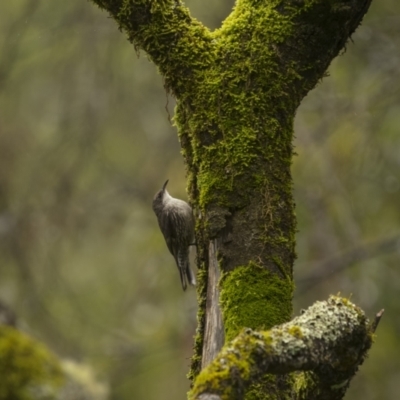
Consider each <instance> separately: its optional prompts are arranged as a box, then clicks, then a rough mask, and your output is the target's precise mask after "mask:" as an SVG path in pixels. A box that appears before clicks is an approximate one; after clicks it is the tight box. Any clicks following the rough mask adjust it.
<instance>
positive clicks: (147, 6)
mask: <svg viewBox="0 0 400 400" xmlns="http://www.w3.org/2000/svg"><path fill="white" fill-rule="evenodd" d="M93 2H94V3H96V4H98V5H99V6H100V7H101V8H103V9H105V10H107V11H108V12H109V13H110V14H111V16H112V17H113V18H114V19H115V20H116V21H117V23H118V24H119V26H120V28H121V29H122V30H123V31H125V32H126V33H127V34H128V38H129V40H130V41H131V42H132V43H133V45H134V46H135V48H136V49H137V50H142V49H143V50H144V51H145V52H146V53H147V54H148V55H149V57H150V58H151V59H152V60H153V61H154V63H155V64H156V65H157V66H158V68H159V71H160V73H161V74H162V76H163V77H164V80H165V87H166V90H168V91H169V92H171V93H172V94H173V95H174V96H175V97H176V99H177V107H176V111H175V117H174V122H175V124H176V126H177V128H178V134H179V138H180V143H181V147H182V153H183V156H184V158H185V161H186V164H187V172H188V182H189V184H188V192H189V196H190V200H191V203H192V205H193V207H194V209H195V211H196V214H197V216H200V217H199V218H198V220H197V233H196V235H197V247H198V263H199V270H200V272H199V277H200V279H199V280H200V282H199V289H198V293H199V306H200V307H199V315H198V320H199V327H198V333H197V337H196V342H195V354H194V357H193V365H192V371H191V373H190V376H191V377H192V378H195V377H196V376H197V375H198V373H199V372H200V369H201V367H202V365H203V366H204V365H206V364H207V363H208V361H209V360H211V359H212V358H213V357H214V355H215V353H216V351H215V350H216V349H219V347H220V344H221V340H220V338H221V336H220V335H219V334H215V332H214V333H213V334H211V332H210V330H209V328H210V326H211V325H212V326H213V329H216V331H217V332H218V331H220V330H221V329H222V327H221V326H215V322H216V321H221V323H222V320H223V325H224V327H223V329H224V334H225V340H226V341H229V340H232V339H233V338H234V337H235V336H236V335H237V334H238V333H239V332H240V331H241V330H242V328H244V327H246V328H251V329H256V330H266V329H270V328H272V327H273V326H275V325H278V324H282V323H283V322H286V321H288V320H290V318H291V315H292V293H293V283H292V268H293V262H294V259H295V249H294V246H295V229H296V222H295V216H294V202H293V195H292V178H291V172H290V166H291V161H292V154H293V151H292V150H293V149H292V137H293V119H294V115H295V112H296V109H297V107H298V106H299V104H300V102H301V100H302V99H303V98H304V96H306V94H307V93H308V92H309V91H310V90H311V89H312V88H313V87H314V86H315V85H316V83H317V82H318V81H319V80H320V79H322V77H323V76H324V74H325V73H326V69H327V68H328V66H329V64H330V62H331V61H332V59H333V58H334V57H335V56H337V55H338V54H339V52H340V51H341V50H342V49H343V47H344V46H345V44H346V42H347V40H348V39H349V37H350V35H351V34H352V33H353V32H354V30H355V29H356V28H357V26H358V25H359V24H360V22H361V19H362V17H363V16H364V14H365V13H366V11H367V9H368V7H369V5H370V3H371V0H237V2H236V5H235V7H234V9H233V10H232V13H231V14H230V15H229V16H228V17H227V18H226V20H225V21H224V22H223V24H222V26H221V28H220V29H217V30H215V31H213V32H211V31H210V30H209V29H207V28H206V27H204V26H203V25H202V24H201V23H200V22H198V21H197V20H195V19H194V18H192V17H191V16H190V13H189V11H188V9H187V8H186V7H185V6H184V5H183V3H181V2H180V1H178V0H93ZM213 241H214V242H213ZM210 243H214V244H213V250H212V252H209V247H210ZM210 254H211V256H210ZM215 265H218V267H219V269H220V271H221V279H220V280H219V289H218V290H219V294H220V302H219V303H220V306H221V314H222V319H218V318H215V315H216V314H213V313H215V311H216V309H217V308H218V304H215V302H216V301H217V300H216V299H217V297H218V296H216V294H218V290H217V288H216V287H215V286H216V285H217V281H216V279H211V278H210V274H211V273H214V269H213V270H211V271H209V268H210V267H211V266H212V268H214V266H215ZM209 278H210V279H209ZM207 283H208V284H207ZM210 324H211V325H210ZM209 341H213V343H210V342H209ZM202 357H205V358H206V359H207V361H206V362H202V360H201V359H202ZM289 380H290V378H289V376H288V377H287V381H288V382H289ZM277 385H278V383H277V382H276V381H273V383H272V384H271V386H274V387H277ZM267 386H268V385H267ZM267 386H266V387H267ZM266 390H269V389H266ZM270 392H271V390H270Z"/></svg>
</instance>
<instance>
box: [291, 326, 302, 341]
mask: <svg viewBox="0 0 400 400" xmlns="http://www.w3.org/2000/svg"><path fill="white" fill-rule="evenodd" d="M288 332H289V333H290V334H291V335H292V336H294V337H295V338H297V339H301V338H302V337H303V332H302V330H301V329H300V327H298V326H291V327H290V328H289V329H288Z"/></svg>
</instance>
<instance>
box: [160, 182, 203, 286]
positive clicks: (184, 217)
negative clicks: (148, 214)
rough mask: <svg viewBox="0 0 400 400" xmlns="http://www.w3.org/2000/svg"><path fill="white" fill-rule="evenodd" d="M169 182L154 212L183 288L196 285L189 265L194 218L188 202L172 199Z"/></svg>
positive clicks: (162, 189)
mask: <svg viewBox="0 0 400 400" xmlns="http://www.w3.org/2000/svg"><path fill="white" fill-rule="evenodd" d="M167 184H168V180H167V181H166V182H165V183H164V185H163V187H162V188H161V190H160V191H158V192H157V193H156V195H155V196H154V199H153V211H154V212H155V214H156V216H157V219H158V225H159V226H160V229H161V232H162V234H163V235H164V239H165V242H166V243H167V246H168V249H169V251H170V253H171V254H172V255H173V256H174V258H175V262H176V265H177V266H178V270H179V275H180V278H181V283H182V288H183V290H186V287H187V284H188V283H189V284H190V285H193V286H194V285H196V279H195V277H194V274H193V272H192V270H191V269H190V263H189V247H190V246H191V245H192V244H193V243H194V217H193V212H192V208H191V207H190V206H189V204H188V203H186V201H183V200H180V199H176V198H174V197H172V196H171V195H170V194H169V193H168V191H167V189H166V187H167Z"/></svg>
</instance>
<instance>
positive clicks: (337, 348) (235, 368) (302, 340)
mask: <svg viewBox="0 0 400 400" xmlns="http://www.w3.org/2000/svg"><path fill="white" fill-rule="evenodd" d="M380 315H381V314H380ZM379 318H380V317H379ZM373 326H375V325H369V322H368V320H367V318H366V317H365V315H364V313H363V312H362V310H360V309H359V308H358V307H356V306H355V305H354V304H352V303H351V302H349V301H348V300H347V299H344V298H340V297H336V296H332V297H330V298H329V299H328V300H327V301H323V302H317V303H315V304H314V305H313V306H311V307H310V308H309V309H308V310H307V311H306V312H304V313H303V314H302V315H301V316H299V317H296V318H295V319H293V320H292V321H291V322H288V323H285V324H283V325H280V326H276V327H274V328H272V329H271V330H270V331H264V332H261V331H260V332H256V331H253V330H251V329H246V330H244V331H242V333H241V334H240V335H238V337H237V338H235V339H234V340H233V341H232V342H231V343H229V344H228V345H227V346H225V347H224V348H223V349H222V351H221V352H220V354H219V355H218V357H217V358H216V359H215V360H214V362H213V363H212V364H211V365H210V366H209V367H207V368H205V369H204V370H203V371H202V372H201V373H200V375H199V376H198V377H197V379H196V381H195V385H194V388H193V390H192V392H191V394H190V398H191V399H199V400H200V399H201V400H204V399H211V398H213V399H214V398H215V399H238V398H242V396H243V394H244V393H245V390H246V388H247V387H248V386H249V385H250V383H254V382H256V381H258V380H260V379H261V378H262V377H263V376H264V375H265V374H267V373H268V374H287V373H291V372H294V371H310V372H307V373H304V374H300V375H298V376H297V377H296V382H295V387H294V389H295V393H296V398H298V399H306V398H308V399H309V398H312V399H341V398H342V397H343V395H344V393H345V391H346V389H347V387H348V385H349V383H350V380H351V378H352V377H353V375H354V374H355V372H356V371H357V369H358V367H359V365H360V364H361V363H362V362H363V360H364V358H365V356H366V352H367V350H368V349H369V348H370V346H371V343H372V339H371V337H372V333H373V329H374V327H373ZM305 378H306V379H305ZM211 396H214V397H211Z"/></svg>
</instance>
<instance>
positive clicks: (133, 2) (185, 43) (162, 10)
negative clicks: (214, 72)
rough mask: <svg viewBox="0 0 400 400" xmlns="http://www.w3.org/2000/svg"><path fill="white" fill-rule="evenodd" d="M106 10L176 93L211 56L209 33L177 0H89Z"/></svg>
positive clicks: (193, 79) (191, 84)
mask: <svg viewBox="0 0 400 400" xmlns="http://www.w3.org/2000/svg"><path fill="white" fill-rule="evenodd" d="M92 1H93V2H94V3H96V4H97V5H98V6H99V7H100V8H101V9H104V10H107V11H108V12H109V13H110V15H111V16H112V17H113V18H114V19H115V20H116V21H117V23H118V25H119V27H120V29H121V30H123V31H125V32H126V33H127V34H128V38H129V41H130V42H132V43H133V45H134V46H135V49H136V50H140V49H143V50H144V51H146V53H147V54H148V55H149V56H150V58H151V60H152V61H153V62H154V63H155V64H156V65H157V66H158V67H159V69H160V72H161V74H162V75H163V77H164V78H165V85H166V88H167V89H168V90H171V91H172V92H173V93H174V94H175V95H176V96H179V95H182V94H183V92H184V91H183V86H185V90H187V89H188V87H192V88H193V87H194V86H195V83H197V82H196V81H197V72H198V71H199V70H201V69H204V66H205V65H207V64H208V63H209V62H208V61H207V58H208V57H209V56H211V53H212V52H211V47H212V42H211V34H210V32H209V30H208V29H207V28H206V27H204V26H203V25H202V24H201V23H200V22H198V21H197V20H195V19H193V18H192V17H191V16H190V14H189V10H188V9H187V8H186V7H185V6H183V4H182V3H181V2H180V1H173V0H92Z"/></svg>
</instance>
